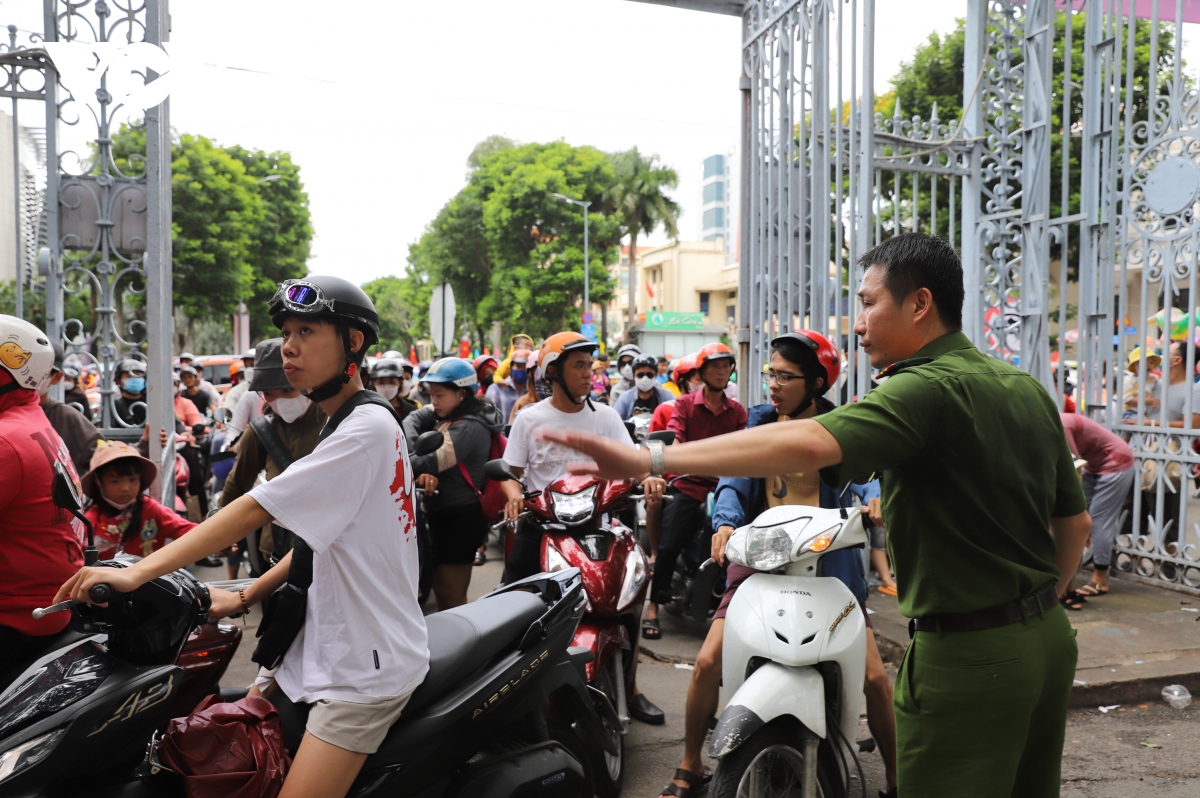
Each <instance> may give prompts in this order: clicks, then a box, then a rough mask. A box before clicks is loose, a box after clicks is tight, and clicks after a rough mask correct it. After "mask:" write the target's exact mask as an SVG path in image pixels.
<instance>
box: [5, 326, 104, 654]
mask: <svg viewBox="0 0 1200 798" xmlns="http://www.w3.org/2000/svg"><path fill="white" fill-rule="evenodd" d="M53 367H54V349H53V347H52V346H51V345H50V338H49V336H47V335H46V334H45V333H44V332H42V331H41V330H39V329H38V328H37V327H34V326H33V325H32V324H30V323H29V322H27V321H25V320H23V319H19V318H17V317H15V316H5V315H0V669H2V668H5V667H7V666H8V665H11V664H13V663H16V662H20V661H22V660H25V659H28V658H29V657H30V656H32V655H34V654H35V653H37V652H38V651H40V650H42V649H44V648H45V647H46V646H47V644H48V641H49V640H50V639H51V637H53V636H54V635H57V634H58V633H59V632H61V631H62V630H63V628H64V627H65V626H66V625H67V621H68V620H69V619H70V613H65V612H64V613H56V614H53V615H48V616H46V617H45V618H42V619H40V620H34V619H33V616H32V615H31V613H32V612H33V610H34V608H35V607H44V606H46V599H47V598H48V597H49V596H52V595H54V591H55V589H56V587H57V585H60V584H62V582H63V580H64V579H68V578H70V576H71V574H73V573H75V572H76V571H77V570H79V567H80V566H81V565H83V543H84V529H83V525H82V524H81V523H80V522H78V521H76V520H75V519H73V518H72V517H71V516H70V515H69V514H67V513H65V512H63V511H62V510H60V509H58V508H57V507H55V506H54V502H53V501H52V500H51V498H50V487H51V484H52V483H53V480H54V469H55V466H61V467H62V468H64V469H65V470H66V473H67V475H68V477H69V478H70V479H71V480H72V481H73V482H75V483H76V486H78V483H79V475H78V474H77V473H76V471H75V465H74V463H72V462H71V455H70V453H69V452H68V451H67V446H66V444H65V443H63V441H62V438H60V437H59V436H58V433H57V432H55V431H54V428H53V427H52V426H50V420H49V419H48V418H46V414H45V413H43V412H42V409H41V405H40V401H39V396H38V390H39V389H44V388H45V387H46V386H48V385H49V383H50V378H51V369H52V368H53Z"/></svg>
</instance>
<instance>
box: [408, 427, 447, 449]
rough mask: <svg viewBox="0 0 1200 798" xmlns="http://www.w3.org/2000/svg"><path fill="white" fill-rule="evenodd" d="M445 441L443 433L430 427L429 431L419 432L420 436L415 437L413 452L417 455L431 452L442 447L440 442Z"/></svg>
mask: <svg viewBox="0 0 1200 798" xmlns="http://www.w3.org/2000/svg"><path fill="white" fill-rule="evenodd" d="M445 442H446V436H445V435H443V434H442V433H440V432H438V431H437V430H435V429H431V430H430V431H429V432H424V433H421V436H420V437H419V438H417V445H416V446H415V447H413V454H415V455H417V456H423V455H427V454H433V453H434V452H436V451H437V450H438V449H440V448H442V444H444V443H445Z"/></svg>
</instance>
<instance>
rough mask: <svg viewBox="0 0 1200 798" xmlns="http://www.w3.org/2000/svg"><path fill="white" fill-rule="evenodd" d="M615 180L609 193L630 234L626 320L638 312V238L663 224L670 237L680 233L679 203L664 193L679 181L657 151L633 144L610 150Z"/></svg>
mask: <svg viewBox="0 0 1200 798" xmlns="http://www.w3.org/2000/svg"><path fill="white" fill-rule="evenodd" d="M610 158H611V159H612V164H613V172H614V174H615V176H616V183H615V184H614V185H613V187H612V188H611V189H610V191H609V193H608V199H609V201H610V202H611V203H612V206H613V208H614V211H615V213H616V214H617V217H618V218H619V219H620V225H621V232H622V234H623V235H628V236H629V315H628V319H629V323H630V324H632V323H633V319H634V318H635V317H636V314H637V295H638V281H637V241H638V236H639V235H640V234H642V233H645V234H646V235H650V234H652V233H653V232H654V231H655V229H656V228H657V227H658V226H659V225H662V227H663V229H664V230H666V232H667V235H669V236H670V237H671V238H673V239H674V238H678V237H679V205H678V203H676V202H675V201H674V200H673V199H671V198H670V197H668V196H667V194H666V191H667V190H668V189H674V188H675V187H676V186H678V185H679V175H678V174H676V172H675V170H674V169H671V168H670V167H668V166H664V165H662V164H660V163H659V161H658V156H657V155H650V156H645V155H642V153H641V152H639V151H638V148H637V147H634V148H632V149H630V150H626V151H625V152H618V153H613V154H612V155H611V156H610Z"/></svg>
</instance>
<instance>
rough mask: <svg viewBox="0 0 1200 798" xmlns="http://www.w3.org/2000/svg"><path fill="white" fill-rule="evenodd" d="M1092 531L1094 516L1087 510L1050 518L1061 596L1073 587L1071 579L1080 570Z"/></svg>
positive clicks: (1059, 593)
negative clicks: (1080, 562) (1084, 550)
mask: <svg viewBox="0 0 1200 798" xmlns="http://www.w3.org/2000/svg"><path fill="white" fill-rule="evenodd" d="M1091 533H1092V517H1091V516H1090V515H1088V514H1087V511H1086V510H1085V511H1084V512H1082V513H1080V514H1079V515H1069V516H1066V517H1064V518H1051V519H1050V535H1051V536H1052V537H1053V538H1054V564H1055V565H1057V566H1058V573H1059V577H1058V595H1059V597H1061V596H1062V595H1063V594H1064V593H1066V592H1067V590H1069V589H1070V587H1071V580H1072V579H1074V578H1075V572H1076V571H1077V570H1079V561H1080V559H1082V557H1083V547H1084V545H1086V544H1087V539H1088V535H1090V534H1091Z"/></svg>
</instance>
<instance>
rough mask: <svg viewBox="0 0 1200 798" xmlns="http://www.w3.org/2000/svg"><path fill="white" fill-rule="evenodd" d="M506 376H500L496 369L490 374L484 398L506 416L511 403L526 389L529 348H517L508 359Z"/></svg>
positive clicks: (509, 413) (508, 413)
mask: <svg viewBox="0 0 1200 798" xmlns="http://www.w3.org/2000/svg"><path fill="white" fill-rule="evenodd" d="M508 363H509V371H508V376H507V377H504V378H501V377H499V376H497V375H498V374H499V373H500V372H499V371H497V372H496V373H495V374H493V375H492V384H491V385H489V386H488V389H487V393H485V394H484V398H485V399H487V400H488V401H489V402H491V403H492V404H494V405H495V406H496V409H498V410H499V411H500V415H502V416H503V417H504V418H508V417H509V416H510V415H511V414H512V409H513V405H515V404H516V403H517V399H519V398H520V396H521V394H523V393H525V391H526V388H525V386H526V384H528V382H529V369H528V367H529V350H528V349H518V350H516V351H515V352H513V353H512V356H511V357H510V358H509V359H508Z"/></svg>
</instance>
